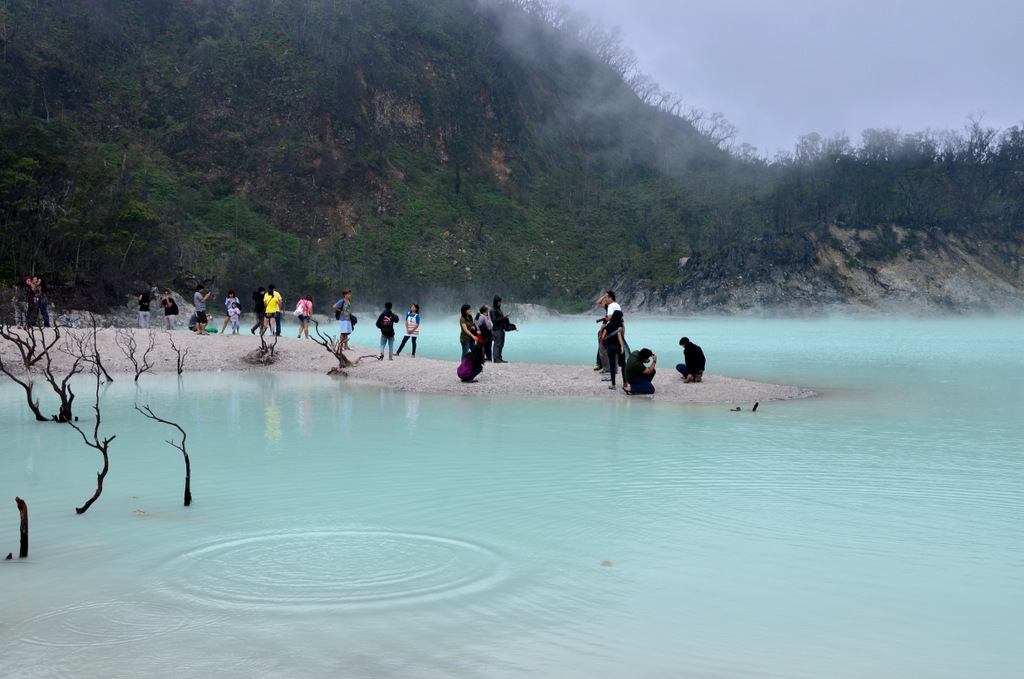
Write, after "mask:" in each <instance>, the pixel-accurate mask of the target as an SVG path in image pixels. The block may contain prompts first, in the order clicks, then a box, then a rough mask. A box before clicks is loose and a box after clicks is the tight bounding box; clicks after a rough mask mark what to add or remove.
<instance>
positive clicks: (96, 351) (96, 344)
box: [89, 314, 114, 382]
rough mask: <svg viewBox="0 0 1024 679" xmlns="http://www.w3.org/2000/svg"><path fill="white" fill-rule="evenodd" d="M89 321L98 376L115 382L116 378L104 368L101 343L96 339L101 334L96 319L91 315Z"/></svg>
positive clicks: (93, 360) (94, 363) (93, 356)
mask: <svg viewBox="0 0 1024 679" xmlns="http://www.w3.org/2000/svg"><path fill="white" fill-rule="evenodd" d="M89 320H90V321H91V322H92V362H93V365H95V366H96V372H97V374H100V373H102V374H103V379H105V380H106V381H107V382H113V381H114V378H113V377H111V376H110V373H108V372H107V369H106V368H104V367H103V361H102V360H101V359H100V350H99V341H98V340H97V338H96V334H97V333H98V332H99V328H98V327H97V324H96V317H95V316H93V315H91V314H90V316H89Z"/></svg>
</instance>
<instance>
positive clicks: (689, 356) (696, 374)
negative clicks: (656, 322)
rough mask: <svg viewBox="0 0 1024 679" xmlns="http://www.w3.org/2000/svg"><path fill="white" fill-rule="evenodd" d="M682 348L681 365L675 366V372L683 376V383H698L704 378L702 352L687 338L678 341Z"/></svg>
mask: <svg viewBox="0 0 1024 679" xmlns="http://www.w3.org/2000/svg"><path fill="white" fill-rule="evenodd" d="M679 346H681V347H682V348H683V363H679V364H677V365H676V370H678V371H679V374H680V375H682V376H683V382H700V381H702V379H703V377H704V352H703V351H702V350H701V348H700V347H698V346H697V345H696V344H694V343H693V342H691V341H690V338H689V337H684V338H682V339H681V340H679Z"/></svg>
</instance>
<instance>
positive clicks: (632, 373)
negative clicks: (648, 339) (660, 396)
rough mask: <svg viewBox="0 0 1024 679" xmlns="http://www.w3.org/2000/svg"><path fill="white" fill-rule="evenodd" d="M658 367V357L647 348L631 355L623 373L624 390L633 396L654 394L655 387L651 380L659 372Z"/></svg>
mask: <svg viewBox="0 0 1024 679" xmlns="http://www.w3.org/2000/svg"><path fill="white" fill-rule="evenodd" d="M647 361H650V362H651V364H650V365H647ZM657 366H658V355H657V354H655V353H654V352H653V351H651V350H650V349H648V348H647V347H644V348H643V349H640V350H639V351H634V352H633V353H631V354H630V355H629V358H627V359H626V368H625V370H624V371H623V378H622V379H623V381H624V382H625V383H626V384H625V385H623V387H622V390H623V391H624V392H626V393H627V394H629V395H631V396H632V395H633V394H653V393H654V385H653V384H651V380H653V379H654V375H655V374H656V373H657V372H658V371H657V369H656V368H657Z"/></svg>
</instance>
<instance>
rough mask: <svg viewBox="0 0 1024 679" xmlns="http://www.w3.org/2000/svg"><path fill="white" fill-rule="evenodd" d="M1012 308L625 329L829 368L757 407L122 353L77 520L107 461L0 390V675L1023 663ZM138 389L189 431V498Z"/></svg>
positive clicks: (1022, 490) (493, 673)
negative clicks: (179, 372)
mask: <svg viewBox="0 0 1024 679" xmlns="http://www.w3.org/2000/svg"><path fill="white" fill-rule="evenodd" d="M437 325H438V326H441V325H442V323H438V324H437ZM449 325H451V326H453V325H454V323H447V324H444V328H445V331H444V332H442V331H441V330H440V329H437V330H434V331H433V333H431V332H430V325H429V324H425V325H424V333H425V335H424V338H423V340H421V349H420V353H421V354H424V355H428V356H429V355H433V356H437V357H451V356H449V355H450V354H452V353H457V344H456V343H455V333H451V332H447V330H448V329H449V328H448V326H449ZM520 327H521V328H522V331H521V332H519V333H516V334H514V335H511V336H510V337H509V341H508V344H507V347H506V351H505V354H506V358H508V359H509V360H511V361H517V360H531V361H550V362H563V363H583V364H585V363H588V362H590V361H592V360H593V339H592V338H593V333H594V331H595V326H594V324H593V323H592V321H590V320H574V321H562V322H557V323H545V324H520ZM1022 330H1024V322H1021V321H970V322H963V321H961V322H938V321H936V322H910V321H875V322H848V321H845V322H844V321H834V322H794V321H790V322H773V321H721V320H712V321H709V320H704V321H690V322H686V323H680V322H678V321H675V322H656V321H640V322H633V323H631V324H630V330H629V331H630V342H631V344H632V345H633V346H634V348H637V347H640V346H644V345H647V346H651V347H652V348H653V349H655V351H657V352H658V353H659V354H660V355H661V356H662V357H663V358H662V364H663V365H665V366H666V367H669V368H670V366H671V364H672V363H674V362H675V360H676V359H671V360H666V359H667V358H669V357H671V356H677V355H678V354H679V348H678V346H677V344H676V342H677V341H678V337H679V336H680V335H681V334H684V333H685V334H687V335H689V336H690V337H691V338H692V339H694V340H695V341H696V342H698V343H699V344H701V345H702V346H703V347H704V349H705V352H706V353H707V354H708V360H709V366H708V370H709V371H710V372H712V373H718V374H725V375H729V376H736V377H751V378H754V379H764V380H768V381H773V382H781V383H790V384H799V385H801V386H807V387H811V388H814V389H817V390H819V391H820V392H821V393H822V396H821V397H820V398H815V399H808V400H803V401H796V402H787V403H768V404H762V405H761V407H760V408H759V410H758V412H757V413H756V414H755V413H751V412H749V404H744V409H743V412H740V413H733V412H729V409H728V407H727V406H722V405H707V406H678V405H670V404H664V403H658V402H657V400H655V401H653V402H651V401H648V400H640V399H635V400H634V399H627V398H625V397H619V396H617V395H616V396H611V395H610V397H609V399H608V400H607V401H577V402H564V401H557V400H546V399H535V400H516V399H495V400H488V399H476V398H470V397H466V398H441V397H433V396H419V395H409V394H401V393H392V392H388V391H381V390H379V389H365V388H363V389H360V388H353V387H352V386H351V385H349V384H346V383H345V382H344V381H340V382H339V381H334V380H332V379H329V378H326V377H319V376H314V377H297V376H286V375H277V376H246V377H239V376H235V375H227V374H221V375H211V376H186V377H185V378H184V379H182V380H180V381H179V380H178V379H177V378H176V377H153V376H147V375H144V376H143V377H142V379H141V381H140V383H139V385H138V387H136V385H135V384H133V383H130V381H129V380H126V379H122V380H119V381H118V382H116V383H115V384H112V385H109V387H108V388H106V389H105V391H104V395H103V398H104V401H103V404H104V411H103V414H104V426H103V429H102V430H101V433H103V432H105V433H106V435H110V434H113V433H116V434H117V439H115V441H114V442H113V443H112V445H111V471H110V474H109V476H108V477H107V482H106V486H105V490H104V493H103V495H102V497H101V498H100V499H99V500H98V501H97V503H96V504H95V505H94V506H93V507H92V508H91V509H90V510H89V512H88V513H86V514H85V515H83V516H76V515H75V513H74V507H75V506H78V505H80V504H81V503H82V502H84V501H85V500H86V499H87V498H88V497H89V496H90V495H91V494H92V492H93V490H94V488H95V472H96V471H97V470H98V469H99V467H100V459H99V455H98V454H97V453H95V452H94V451H92V450H90V449H87V448H85V446H84V445H83V444H82V443H81V440H80V439H78V438H77V434H75V433H74V432H73V431H71V430H70V429H68V428H66V427H61V426H57V425H48V424H38V423H35V422H34V421H31V420H30V419H29V417H28V411H27V409H26V408H25V406H24V404H23V397H22V395H21V392H20V391H18V392H16V391H14V390H13V389H11V388H10V387H8V386H6V385H5V386H4V387H3V388H0V413H2V415H0V423H2V424H0V427H2V431H3V432H4V439H5V443H4V445H3V452H2V453H0V502H3V503H9V504H8V505H7V506H8V510H7V511H5V512H2V513H0V549H2V550H3V554H6V553H7V552H9V551H14V552H17V536H18V533H17V525H18V524H17V511H16V508H15V507H14V502H13V500H14V496H15V495H19V496H21V497H23V498H25V499H26V500H27V501H28V502H29V510H30V516H31V530H32V544H31V553H30V558H29V559H28V560H27V562H25V561H21V562H19V561H18V560H17V559H15V561H14V562H7V563H3V564H0V595H2V596H0V676H5V677H6V676H15V677H101V676H102V677H111V676H123V677H138V676H158V675H160V676H163V675H168V674H171V673H173V674H175V676H179V677H206V676H218V677H221V676H223V677H243V676H245V677H249V676H259V677H315V676H339V677H440V676H450V677H510V676H526V675H529V676H551V677H595V676H597V677H625V676H629V677H726V678H731V677H807V678H811V677H814V678H818V677H826V678H827V677H869V676H870V677H894V678H896V677H899V678H903V677H929V678H931V677H1019V676H1022V675H1024V652H1022V651H1020V650H1019V647H1020V643H1019V641H1020V639H1021V638H1024V528H1022V527H1021V520H1020V517H1021V516H1022V510H1024V452H1022V446H1021V441H1022V433H1024V426H1022V425H1021V415H1022V413H1024V408H1022V407H1021V400H1022V396H1024V352H1022V350H1021V348H1020V338H1021V336H1022ZM366 340H367V338H360V341H366ZM662 377H663V378H665V379H668V378H669V377H671V376H670V375H668V374H665V375H663V376H662ZM453 379H454V377H453ZM659 379H660V378H659ZM673 379H675V378H673ZM657 381H658V380H657V379H656V380H655V383H656V384H657ZM694 386H695V387H696V386H697V385H694ZM80 392H81V393H80V395H79V399H80V400H79V401H77V402H76V406H77V412H78V414H79V415H80V416H82V417H83V419H87V417H86V416H87V415H88V414H89V413H88V406H89V405H90V404H91V401H90V396H91V395H90V394H89V391H88V389H82V390H80ZM136 401H137V402H139V403H140V404H144V403H146V404H149V405H151V406H152V407H153V408H154V410H155V411H156V412H157V413H158V414H159V415H161V416H164V417H169V418H171V419H177V420H178V421H179V422H180V423H181V424H182V425H183V426H185V428H186V429H187V431H188V433H189V441H188V445H189V450H190V453H191V457H192V464H193V482H192V483H193V494H194V496H195V505H194V506H193V507H190V508H185V507H182V506H181V504H182V502H181V496H182V486H183V465H182V459H181V455H180V453H178V452H177V451H176V450H174V449H173V448H171V447H170V446H169V445H167V444H166V443H164V442H163V441H164V439H166V438H169V437H171V436H172V435H174V434H175V433H176V432H175V431H174V430H173V429H170V428H168V427H164V426H162V425H158V424H156V423H153V422H151V421H148V420H145V419H143V418H142V417H141V416H140V415H138V414H137V413H136V412H135V411H134V410H133V409H132V407H131V405H132V403H133V402H136ZM4 498H7V499H4ZM0 506H2V505H0ZM136 509H141V510H144V511H146V512H148V513H150V514H151V515H155V516H137V515H133V514H132V511H133V510H136ZM3 516H6V517H7V518H6V519H4V518H2V517H3ZM5 525H6V526H7V528H3V526H5ZM605 561H607V562H610V565H602V562H605Z"/></svg>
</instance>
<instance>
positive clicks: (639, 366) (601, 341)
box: [594, 290, 705, 396]
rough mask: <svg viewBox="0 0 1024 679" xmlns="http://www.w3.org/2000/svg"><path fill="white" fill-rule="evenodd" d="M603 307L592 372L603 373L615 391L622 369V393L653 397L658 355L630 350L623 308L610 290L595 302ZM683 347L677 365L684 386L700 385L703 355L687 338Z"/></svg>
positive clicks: (647, 350) (683, 340)
mask: <svg viewBox="0 0 1024 679" xmlns="http://www.w3.org/2000/svg"><path fill="white" fill-rule="evenodd" d="M597 304H598V306H600V307H602V308H604V310H605V315H604V316H603V317H601V318H599V319H597V322H598V323H600V324H601V329H600V330H599V331H598V333H597V342H598V348H597V359H596V365H595V367H594V370H595V371H598V372H601V373H606V374H608V377H603V378H602V380H603V381H608V382H611V384H610V385H609V386H608V388H609V389H612V390H614V389H616V384H615V381H616V376H617V374H618V372H619V369H620V368H621V369H622V391H624V392H625V393H626V394H628V395H630V396H632V395H634V394H653V393H654V384H653V380H654V376H655V375H656V374H657V372H658V355H657V354H655V353H654V352H653V351H651V350H650V349H648V348H647V347H644V348H643V349H639V350H637V351H632V352H631V351H630V350H629V344H628V343H627V342H626V322H625V320H624V318H623V315H622V307H621V306H620V305H619V303H618V302H616V301H615V293H614V292H612V291H611V290H609V291H607V292H605V293H604V295H602V296H601V298H600V299H599V300H598V301H597ZM679 345H680V346H681V347H683V361H684V362H683V363H679V364H677V365H676V370H677V371H678V372H679V373H680V375H681V377H682V379H683V381H684V382H686V383H690V382H700V381H702V379H703V375H704V367H705V359H704V352H703V351H702V350H701V348H700V347H699V346H697V345H696V344H694V343H693V342H691V341H690V339H689V338H688V337H683V338H682V339H680V340H679Z"/></svg>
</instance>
